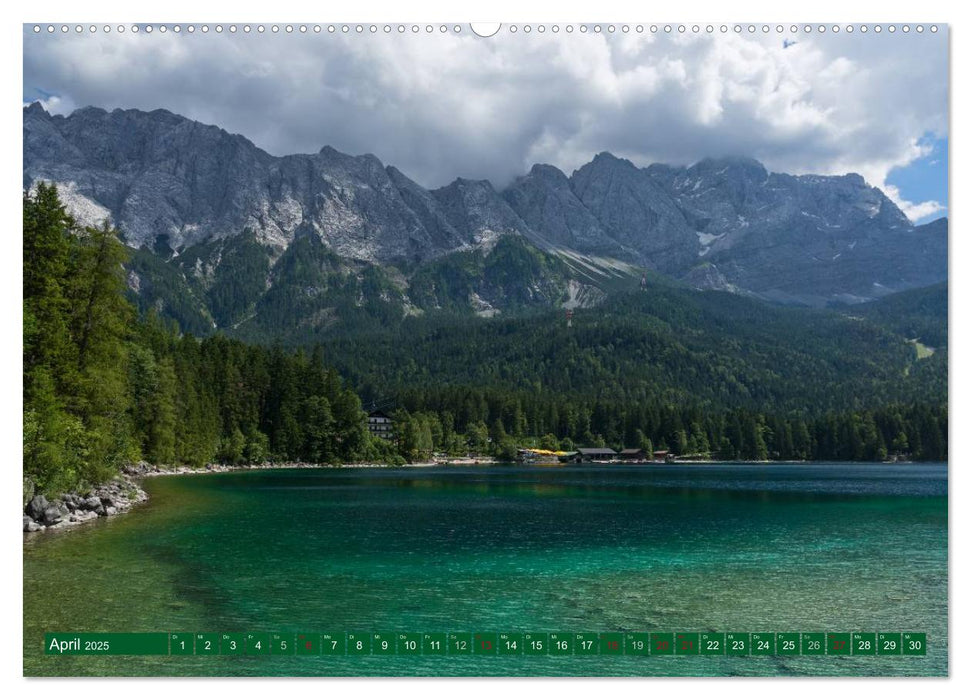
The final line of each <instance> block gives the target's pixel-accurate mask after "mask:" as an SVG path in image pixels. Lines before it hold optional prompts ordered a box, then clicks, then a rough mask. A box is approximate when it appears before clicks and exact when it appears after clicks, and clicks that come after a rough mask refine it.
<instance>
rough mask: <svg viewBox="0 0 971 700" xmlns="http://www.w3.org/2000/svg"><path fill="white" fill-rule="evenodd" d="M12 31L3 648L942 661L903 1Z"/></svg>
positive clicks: (935, 130)
mask: <svg viewBox="0 0 971 700" xmlns="http://www.w3.org/2000/svg"><path fill="white" fill-rule="evenodd" d="M79 12H81V13H83V8H82V9H81V10H79ZM22 39H23V107H22V126H23V129H22V138H23V164H22V172H23V183H22V186H23V227H22V243H23V299H22V301H23V338H22V343H23V450H24V453H23V498H22V503H23V513H22V516H23V532H24V534H23V674H24V675H25V676H396V677H397V676H475V677H482V676H526V677H549V676H583V677H590V676H594V677H601V676H784V677H789V676H895V677H896V676H946V675H948V509H947V498H948V469H947V460H948V206H949V204H948V150H949V142H948V139H949V129H948V119H949V116H948V73H949V65H948V26H947V25H946V24H934V23H927V22H924V23H919V22H918V23H913V22H912V23H904V24H900V23H897V24H892V23H876V24H859V23H857V24H844V23H813V24H793V23H778V22H771V23H764V22H755V23H750V22H745V23H728V24H725V23H703V22H702V23H684V24H681V23H674V24H666V23H651V22H639V21H630V22H621V21H617V22H599V23H598V22H591V23H562V22H561V23H556V22H547V23H541V22H535V23H502V24H469V23H462V22H459V23H454V22H453V23H447V24H443V23H440V22H433V23H429V22H414V23H412V22H409V23H403V24H402V23H363V24H358V23H326V22H325V23H293V24H288V23H273V22H267V23H263V24H259V23H250V24H247V23H234V22H229V21H227V22H221V23H219V22H209V23H161V24H147V23H134V24H132V23H128V24H124V23H104V22H98V23H91V22H82V23H77V22H74V23H67V24H65V23H27V24H24V25H23V29H22Z"/></svg>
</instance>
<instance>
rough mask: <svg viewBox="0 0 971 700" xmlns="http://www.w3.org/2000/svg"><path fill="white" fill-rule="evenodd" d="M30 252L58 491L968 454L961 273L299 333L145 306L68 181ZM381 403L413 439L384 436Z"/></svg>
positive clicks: (48, 202)
mask: <svg viewBox="0 0 971 700" xmlns="http://www.w3.org/2000/svg"><path fill="white" fill-rule="evenodd" d="M23 245H24V266H23V269H24V276H23V398H24V413H23V420H24V426H23V429H24V432H23V434H24V478H25V485H26V481H28V480H29V482H30V485H31V487H32V489H36V490H37V491H39V492H45V493H58V492H60V491H65V490H70V489H74V488H77V487H78V486H80V485H85V484H95V483H100V482H102V481H104V480H106V479H108V478H110V477H111V476H112V475H113V474H115V473H116V472H117V470H118V469H119V468H120V466H121V465H123V464H125V463H127V462H134V461H137V460H146V461H148V462H151V463H153V464H158V465H192V466H198V467H201V466H203V465H205V464H207V463H210V462H220V463H228V464H243V463H248V464H254V463H263V462H284V461H304V462H313V463H341V462H343V463H346V462H358V461H368V462H375V463H387V464H394V463H400V462H402V461H404V460H409V461H415V460H422V459H427V458H429V457H430V456H431V454H432V453H433V452H445V453H449V454H454V455H459V454H489V455H492V456H494V457H496V458H498V459H501V460H509V459H512V458H513V457H515V454H516V448H517V447H519V446H526V445H528V446H534V447H544V448H548V449H565V450H570V449H572V448H574V447H576V446H610V447H614V448H619V447H622V446H626V447H640V448H644V449H646V450H657V449H669V450H671V451H672V452H674V453H676V454H679V455H697V456H708V457H711V458H715V459H725V460H733V459H743V460H766V459H781V460H802V459H811V460H854V461H882V460H886V459H887V458H889V457H892V456H896V455H900V456H905V457H908V458H911V459H914V460H944V459H946V458H947V426H948V422H947V404H946V401H947V348H946V338H947V326H946V323H947V287H946V285H940V286H938V287H935V288H928V289H924V290H914V292H905V293H902V294H900V295H895V297H890V298H887V299H884V300H882V301H880V302H874V303H871V304H864V305H858V306H854V307H847V308H846V309H831V310H825V311H822V310H816V311H810V310H798V309H785V308H781V307H775V306H770V305H768V304H764V303H762V302H757V301H754V300H750V299H745V298H741V297H737V296H735V295H730V294H724V293H701V292H695V291H693V290H687V289H683V288H677V287H670V288H660V289H652V290H651V291H650V292H649V293H645V294H638V293H637V292H632V293H624V294H619V295H617V296H614V297H611V298H609V299H607V300H606V301H605V302H603V304H602V305H601V306H599V307H597V308H595V309H586V310H578V311H577V314H576V319H575V323H574V327H572V328H566V327H565V325H564V324H563V323H562V315H561V314H562V312H559V311H558V312H555V313H554V312H550V313H548V314H545V315H544V314H535V313H534V314H532V315H523V316H521V317H517V318H502V319H484V318H476V317H468V316H465V317H449V316H448V315H447V314H444V313H443V314H442V315H439V316H434V317H428V318H421V319H404V320H399V321H397V322H395V323H391V324H386V325H387V326H388V327H387V328H385V329H383V330H382V329H380V328H379V329H376V328H375V327H374V326H373V324H372V325H370V326H368V327H367V328H366V329H365V330H362V331H361V332H359V333H356V334H355V333H353V332H349V331H347V330H344V331H342V332H341V333H339V334H336V335H334V336H332V337H325V338H321V339H318V341H317V342H315V344H313V345H310V346H295V345H293V344H289V345H282V344H281V343H280V342H279V341H278V340H277V339H274V338H269V337H265V338H253V337H247V338H246V340H245V342H244V340H241V339H238V338H232V337H227V336H226V335H222V334H216V335H210V336H208V337H204V338H197V337H194V336H193V335H191V334H189V333H187V332H183V330H182V329H180V328H179V327H178V326H177V324H176V322H175V321H174V320H172V318H170V317H162V316H159V315H157V314H156V313H155V312H154V310H153V309H151V308H149V309H143V310H141V311H139V310H138V308H137V307H136V305H135V304H134V303H133V300H132V298H131V294H130V290H129V283H128V272H127V271H126V265H128V264H129V259H130V257H131V252H132V251H130V250H129V249H128V248H127V247H126V246H125V245H124V244H123V243H122V242H121V240H120V237H119V233H118V232H117V231H116V230H114V229H113V228H111V227H110V226H109V225H108V224H107V223H105V224H104V225H103V226H101V227H97V228H93V227H81V226H79V225H78V224H77V223H76V222H75V221H74V219H72V217H71V216H70V215H68V214H67V212H66V210H65V208H64V206H63V204H62V203H61V201H60V200H59V198H58V194H57V192H56V190H55V188H54V187H53V186H47V185H44V184H39V185H38V186H37V188H36V190H34V191H32V192H29V193H25V194H24V198H23ZM227 293H230V294H231V290H228V292H227ZM238 301H239V300H235V299H228V300H227V301H226V303H227V304H228V305H232V304H234V303H237V302H238ZM915 337H919V338H921V339H923V341H924V343H930V342H931V341H930V340H928V339H933V342H934V343H936V344H937V345H936V346H935V347H934V348H932V349H931V350H928V349H927V347H925V345H923V344H922V343H920V342H917V341H913V342H911V341H912V339H913V338H915ZM362 400H363V403H362ZM370 406H381V407H384V408H385V410H386V411H387V412H389V413H390V414H391V415H392V417H393V418H394V419H395V428H394V430H395V434H396V439H395V440H394V441H384V440H381V439H379V438H375V437H372V436H371V435H370V433H369V432H368V430H367V423H366V415H367V414H366V411H365V409H366V408H367V407H370Z"/></svg>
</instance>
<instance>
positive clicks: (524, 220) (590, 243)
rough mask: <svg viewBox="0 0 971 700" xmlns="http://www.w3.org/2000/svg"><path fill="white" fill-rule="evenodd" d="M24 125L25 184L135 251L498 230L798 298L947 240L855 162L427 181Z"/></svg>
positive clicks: (361, 158)
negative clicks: (117, 233)
mask: <svg viewBox="0 0 971 700" xmlns="http://www.w3.org/2000/svg"><path fill="white" fill-rule="evenodd" d="M23 129H24V167H23V184H24V187H25V188H26V187H30V186H32V184H33V183H34V182H36V181H37V180H46V181H51V182H55V183H57V184H58V185H59V188H60V190H61V192H62V195H63V197H64V199H65V201H66V202H67V204H68V206H69V208H70V209H71V210H72V211H75V212H77V213H78V215H79V218H80V219H81V220H82V222H83V223H100V220H102V219H104V218H110V219H111V220H112V221H113V222H115V224H116V225H117V226H118V227H119V229H120V230H121V231H122V233H123V235H124V236H125V240H126V241H127V242H128V243H129V244H130V245H132V246H134V247H142V246H144V247H146V248H148V249H149V250H152V249H154V248H155V247H156V246H157V244H159V242H162V243H164V245H163V246H162V247H163V248H165V249H172V250H173V251H176V252H178V251H179V250H182V249H185V248H186V247H188V246H192V245H195V244H198V243H205V242H207V241H217V240H222V239H228V238H232V237H235V236H240V235H241V234H242V232H243V231H246V230H249V231H252V232H253V233H254V235H255V237H256V240H257V241H258V242H259V243H260V244H261V245H268V246H270V247H272V248H275V249H277V250H278V251H282V250H285V249H286V248H287V247H288V246H289V245H290V244H291V242H292V241H293V240H295V239H296V238H297V237H300V236H313V237H314V238H316V239H317V240H319V241H321V242H323V243H324V244H325V245H326V246H328V248H329V249H330V250H331V251H332V252H334V253H335V254H337V255H340V256H342V257H345V258H348V259H353V260H358V261H366V262H371V263H379V264H385V263H394V262H395V261H409V264H411V263H422V262H425V261H428V260H431V259H434V258H437V257H441V256H444V255H447V254H449V253H452V252H456V251H461V250H467V249H468V248H474V247H477V246H490V245H492V244H493V243H494V242H495V240H497V238H498V237H499V236H502V235H506V234H511V235H519V236H523V237H525V238H527V239H529V240H530V241H532V242H533V243H534V244H536V245H538V246H539V247H541V248H545V249H548V250H550V249H566V250H568V251H573V252H576V253H579V254H581V255H601V256H610V257H616V258H620V259H622V260H624V261H626V262H628V263H634V264H638V265H641V266H644V267H647V268H651V269H655V270H658V271H661V272H665V273H667V274H670V275H672V276H675V277H682V278H686V279H688V280H690V279H692V276H691V274H692V270H693V269H694V268H695V267H696V266H697V265H699V264H702V263H707V264H710V265H714V266H716V269H717V271H718V275H712V274H708V275H705V276H704V277H705V279H706V280H707V282H706V283H708V284H714V283H718V281H719V280H721V279H724V280H725V285H726V288H738V289H739V290H742V291H748V292H751V293H755V294H758V295H761V296H766V297H769V298H785V299H787V300H793V299H799V300H803V301H807V302H809V303H825V301H826V300H827V299H829V298H833V297H834V296H837V295H844V294H847V293H851V294H853V295H855V296H857V297H860V298H869V297H872V296H875V295H878V294H881V293H884V292H885V291H889V290H895V289H903V288H906V287H909V286H917V285H922V284H928V283H933V282H937V281H939V280H941V279H945V278H946V259H947V237H946V236H933V235H920V236H917V238H916V239H915V238H914V237H915V235H916V233H915V228H914V226H913V225H912V224H911V223H910V222H909V221H908V220H907V219H906V217H905V216H904V215H903V213H902V212H901V211H900V209H899V208H898V207H897V206H896V205H895V204H894V203H893V202H892V201H890V200H889V199H888V198H887V197H886V196H885V195H884V194H883V193H882V192H881V191H880V190H879V189H877V188H874V187H870V186H869V185H867V184H866V183H865V182H864V181H863V178H861V177H860V176H859V175H856V174H848V175H839V176H831V175H829V176H820V175H798V176H794V175H787V174H784V173H769V172H768V171H767V170H766V168H765V167H764V166H763V165H762V164H761V163H759V162H758V161H756V160H753V159H751V158H746V157H737V156H732V157H719V158H705V159H702V160H701V161H698V162H697V163H694V164H692V165H691V166H688V167H683V166H668V165H663V164H653V165H650V166H648V167H644V168H642V167H638V166H637V165H635V164H634V163H632V162H631V161H630V160H627V159H625V158H620V157H617V156H615V155H614V154H612V153H610V152H609V151H602V152H600V153H598V154H597V155H596V156H594V157H593V159H592V160H591V161H590V162H589V163H587V164H585V165H583V166H582V167H580V168H578V169H576V170H575V171H574V172H573V173H572V175H570V176H569V177H567V176H566V175H565V174H564V173H563V172H562V171H560V170H559V169H558V168H556V167H555V166H553V165H548V164H542V163H538V164H536V165H534V166H532V168H531V169H530V170H529V172H528V173H526V174H525V175H523V176H521V177H519V178H516V180H515V181H514V182H513V183H511V184H510V185H509V186H508V187H506V188H505V189H503V190H502V191H501V192H500V191H497V190H496V189H495V187H493V185H492V184H491V183H490V182H489V181H487V180H475V179H469V178H457V179H455V180H454V181H453V182H451V183H449V184H448V185H445V186H444V187H440V188H438V189H434V190H429V189H426V188H424V187H422V186H420V185H419V184H417V183H416V182H414V181H412V180H411V179H409V178H408V177H407V175H405V173H403V172H402V171H400V170H399V169H397V168H396V167H394V166H392V165H388V166H385V165H384V164H383V163H382V162H381V161H380V160H379V159H378V158H377V156H375V155H373V154H364V155H357V156H353V155H348V154H346V153H342V152H341V151H338V150H337V149H335V148H333V147H332V146H324V147H323V148H321V149H320V151H319V152H317V153H315V154H307V155H300V154H297V155H288V156H283V157H276V156H272V155H270V154H268V153H266V152H265V151H263V150H261V149H259V148H258V147H257V146H255V145H254V144H253V143H252V142H250V141H248V140H247V139H246V138H245V137H243V136H240V135H234V134H230V133H228V132H226V131H225V130H223V129H221V128H219V127H217V126H212V125H205V124H201V123H199V122H196V121H193V120H191V119H187V118H185V117H182V116H179V115H177V114H173V113H171V112H169V111H167V110H154V111H151V112H145V111H141V110H137V109H125V110H122V109H114V110H112V111H110V112H108V111H105V110H103V109H100V108H97V107H91V108H82V109H79V110H77V111H75V112H74V113H72V114H71V115H68V116H60V115H56V116H51V115H50V114H48V113H47V112H46V111H45V110H44V108H43V105H42V104H40V103H38V102H34V103H32V104H30V105H25V106H24V109H23ZM89 220H90V221H89ZM946 227H947V222H946V220H945V221H944V222H943V223H941V224H937V225H936V227H935V228H934V229H933V230H941V229H942V228H943V229H944V230H946ZM929 231H930V229H928V230H926V231H925V230H924V228H923V227H921V228H920V229H919V232H920V233H922V234H926V233H928V232H929ZM694 277H698V275H697V274H695V275H694Z"/></svg>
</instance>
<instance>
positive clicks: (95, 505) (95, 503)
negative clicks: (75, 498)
mask: <svg viewBox="0 0 971 700" xmlns="http://www.w3.org/2000/svg"><path fill="white" fill-rule="evenodd" d="M81 505H82V507H83V508H84V509H85V510H94V511H97V510H98V509H99V508H101V499H100V498H98V497H97V496H88V497H87V498H85V499H84V501H82V503H81Z"/></svg>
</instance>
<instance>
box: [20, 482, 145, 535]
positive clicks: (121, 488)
mask: <svg viewBox="0 0 971 700" xmlns="http://www.w3.org/2000/svg"><path fill="white" fill-rule="evenodd" d="M146 500H148V494H146V493H145V491H143V490H142V488H141V487H140V486H139V485H138V484H136V483H135V482H134V481H132V480H131V479H130V478H129V477H128V476H127V475H124V474H123V475H121V476H119V477H118V478H116V479H113V480H112V481H110V482H108V483H106V484H102V485H101V486H98V487H96V488H94V489H91V490H90V491H88V492H86V493H84V494H78V493H64V494H61V496H60V498H56V499H52V500H48V499H47V498H46V497H45V496H43V495H35V496H33V497H32V498H31V499H30V501H29V502H28V503H27V505H26V506H25V507H24V514H23V515H24V532H40V531H42V530H57V529H62V528H66V527H71V526H74V525H80V524H81V523H86V522H89V521H92V520H97V519H98V518H107V517H110V516H113V515H118V514H120V513H127V512H128V511H129V510H131V509H132V507H134V506H135V505H137V504H138V503H142V502H143V501H146Z"/></svg>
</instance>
